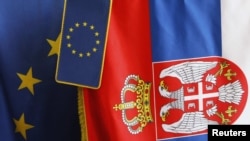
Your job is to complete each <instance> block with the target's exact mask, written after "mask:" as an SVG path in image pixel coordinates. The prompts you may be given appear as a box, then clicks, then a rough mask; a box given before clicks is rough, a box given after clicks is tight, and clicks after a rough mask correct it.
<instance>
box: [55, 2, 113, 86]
mask: <svg viewBox="0 0 250 141" xmlns="http://www.w3.org/2000/svg"><path fill="white" fill-rule="evenodd" d="M110 9H111V2H110V0H74V1H68V0H64V12H63V21H62V30H61V33H62V36H61V39H60V40H61V46H60V55H59V59H58V63H57V73H56V80H57V82H59V83H64V84H70V85H75V86H81V87H88V88H94V89H96V88H99V87H100V82H101V78H102V70H103V61H104V56H105V50H106V34H107V31H108V24H109V11H110Z"/></svg>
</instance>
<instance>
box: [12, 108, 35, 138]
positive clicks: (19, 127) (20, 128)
mask: <svg viewBox="0 0 250 141" xmlns="http://www.w3.org/2000/svg"><path fill="white" fill-rule="evenodd" d="M13 120H14V122H15V125H16V129H15V132H16V133H18V132H20V134H21V135H22V136H23V138H24V139H25V140H26V139H27V136H26V130H29V129H31V128H34V126H33V125H30V124H27V123H25V118H24V113H22V115H21V117H20V118H19V120H16V119H13Z"/></svg>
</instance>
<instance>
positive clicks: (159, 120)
mask: <svg viewBox="0 0 250 141" xmlns="http://www.w3.org/2000/svg"><path fill="white" fill-rule="evenodd" d="M153 67H154V68H153V69H154V90H155V105H156V117H155V118H156V126H157V139H167V138H178V137H184V136H190V135H198V134H205V133H207V128H208V124H233V123H234V122H235V121H236V120H237V119H238V118H239V116H240V115H241V113H242V112H243V109H244V106H245V104H246V98H247V94H248V88H247V80H246V77H245V76H244V73H243V72H242V71H241V69H240V68H239V67H238V66H237V65H236V64H234V63H233V62H231V61H229V60H227V59H225V58H221V57H208V58H196V59H189V60H177V61H171V62H160V63H154V64H153Z"/></svg>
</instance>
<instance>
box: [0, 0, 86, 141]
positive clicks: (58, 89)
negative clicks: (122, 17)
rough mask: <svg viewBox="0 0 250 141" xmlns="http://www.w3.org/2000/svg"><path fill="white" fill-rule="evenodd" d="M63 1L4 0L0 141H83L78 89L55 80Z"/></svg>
mask: <svg viewBox="0 0 250 141" xmlns="http://www.w3.org/2000/svg"><path fill="white" fill-rule="evenodd" d="M62 12H63V1H62V0H57V1H51V0H36V1H34V0H26V1H15V0H7V1H1V2H0V27H1V29H0V140H1V141H25V140H26V141H79V140H81V134H80V124H79V117H78V111H77V109H78V108H77V107H78V105H77V88H76V87H73V86H67V85H62V84H58V83H56V81H55V71H56V61H57V52H58V50H57V46H55V45H56V38H57V36H58V34H59V33H60V27H61V19H62V16H61V15H62Z"/></svg>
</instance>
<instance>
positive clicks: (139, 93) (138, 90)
mask: <svg viewBox="0 0 250 141" xmlns="http://www.w3.org/2000/svg"><path fill="white" fill-rule="evenodd" d="M133 80H134V83H133ZM150 87H151V83H145V82H144V81H143V80H142V79H140V78H139V76H137V75H129V76H128V77H127V78H126V80H125V85H124V87H123V89H122V90H121V103H120V104H115V106H114V107H113V109H115V110H116V111H117V110H121V111H122V119H123V122H124V124H126V125H127V126H128V130H129V131H130V133H132V134H138V133H139V132H142V130H143V128H144V127H145V126H146V125H147V124H148V123H149V122H152V121H153V117H152V114H151V109H150ZM128 91H130V92H133V93H135V94H136V99H135V100H134V101H128V102H127V101H126V100H125V99H126V93H127V92H128ZM129 109H131V110H132V109H136V110H137V115H136V116H135V117H133V118H132V119H128V117H127V113H126V112H127V110H129Z"/></svg>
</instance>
